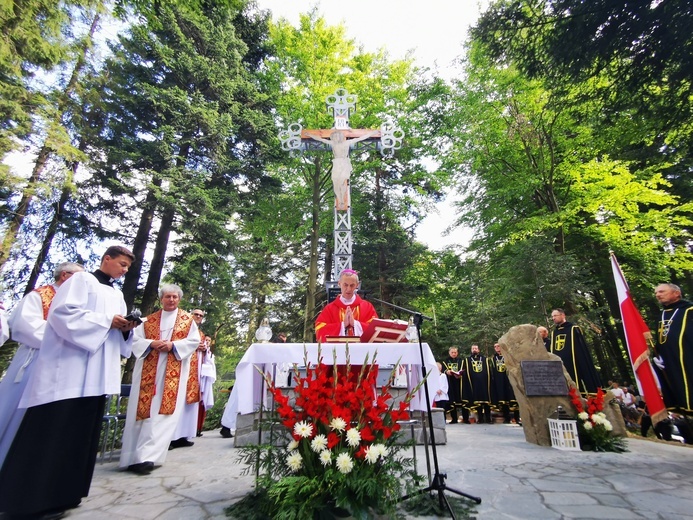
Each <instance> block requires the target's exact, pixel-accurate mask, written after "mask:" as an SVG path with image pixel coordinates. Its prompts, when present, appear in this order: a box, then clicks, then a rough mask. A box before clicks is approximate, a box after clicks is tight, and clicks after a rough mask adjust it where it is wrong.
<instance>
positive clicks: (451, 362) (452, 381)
mask: <svg viewBox="0 0 693 520" xmlns="http://www.w3.org/2000/svg"><path fill="white" fill-rule="evenodd" d="M462 361H463V359H462V358H461V357H459V356H457V357H456V358H454V357H449V358H447V359H446V360H445V361H444V362H443V369H444V370H452V371H453V372H459V371H460V369H461V368H462ZM447 378H448V397H449V398H450V403H451V404H452V403H461V402H462V399H461V397H460V396H461V392H462V390H461V386H460V379H459V378H458V377H455V376H447Z"/></svg>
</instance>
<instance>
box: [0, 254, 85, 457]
mask: <svg viewBox="0 0 693 520" xmlns="http://www.w3.org/2000/svg"><path fill="white" fill-rule="evenodd" d="M81 271H84V268H83V267H82V266H81V265H79V264H76V263H74V262H63V263H62V264H58V266H57V267H56V268H55V270H54V271H53V279H54V281H53V283H52V284H49V285H42V286H41V287H38V288H37V289H34V290H33V291H31V292H29V293H28V294H27V295H26V296H24V298H22V301H20V302H19V304H18V305H17V307H15V309H14V311H12V314H11V316H10V319H9V320H8V321H9V323H10V328H11V330H12V339H13V340H15V341H16V342H18V343H19V348H18V349H17V352H15V354H14V357H13V358H12V362H11V363H10V366H9V367H8V368H7V372H5V375H4V377H3V378H2V381H0V468H1V467H2V464H3V462H5V456H6V455H7V452H8V451H9V449H10V445H11V444H12V441H13V440H14V436H15V434H16V433H17V429H18V428H19V425H20V424H21V422H22V419H23V418H24V412H25V410H26V408H19V407H18V406H19V400H20V399H21V398H22V394H23V393H24V388H25V387H26V383H27V381H28V380H29V376H30V375H31V372H32V371H33V369H34V361H35V360H36V358H38V351H39V348H40V347H41V340H43V332H44V331H45V330H46V318H47V317H48V309H50V306H51V302H52V301H53V297H54V296H55V292H56V290H57V289H58V287H60V286H61V285H62V284H63V282H65V281H66V280H67V279H68V278H70V277H71V276H72V275H73V274H74V273H77V272H81Z"/></svg>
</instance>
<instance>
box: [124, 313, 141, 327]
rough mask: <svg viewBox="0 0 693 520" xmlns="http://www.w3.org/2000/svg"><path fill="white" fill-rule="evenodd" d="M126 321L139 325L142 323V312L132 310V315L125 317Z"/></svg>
mask: <svg viewBox="0 0 693 520" xmlns="http://www.w3.org/2000/svg"><path fill="white" fill-rule="evenodd" d="M125 319H126V320H128V321H134V322H135V323H137V324H138V325H139V324H140V323H142V311H141V310H139V309H132V310H131V311H130V314H128V315H127V316H125Z"/></svg>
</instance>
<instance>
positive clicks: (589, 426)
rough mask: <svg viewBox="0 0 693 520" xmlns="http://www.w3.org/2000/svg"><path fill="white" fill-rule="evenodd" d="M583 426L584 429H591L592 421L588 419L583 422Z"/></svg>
mask: <svg viewBox="0 0 693 520" xmlns="http://www.w3.org/2000/svg"><path fill="white" fill-rule="evenodd" d="M583 426H584V427H585V430H591V429H592V423H591V422H589V421H587V422H585V424H583Z"/></svg>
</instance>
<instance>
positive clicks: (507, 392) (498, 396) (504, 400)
mask: <svg viewBox="0 0 693 520" xmlns="http://www.w3.org/2000/svg"><path fill="white" fill-rule="evenodd" d="M493 350H494V351H495V353H494V354H493V357H492V358H491V365H492V367H493V378H492V379H493V392H492V396H491V397H492V399H493V405H494V407H495V408H496V410H498V411H499V412H500V413H501V414H503V422H504V423H505V424H508V423H509V422H510V412H511V411H512V412H513V418H514V419H515V422H516V423H519V422H520V411H519V410H518V408H517V400H515V392H514V391H513V387H512V385H511V384H510V378H508V370H507V368H506V366H505V356H504V355H503V353H502V352H501V348H500V344H499V343H496V344H495V345H493Z"/></svg>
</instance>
